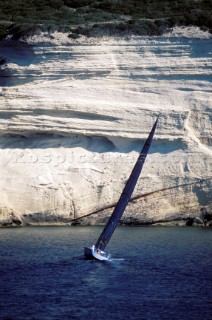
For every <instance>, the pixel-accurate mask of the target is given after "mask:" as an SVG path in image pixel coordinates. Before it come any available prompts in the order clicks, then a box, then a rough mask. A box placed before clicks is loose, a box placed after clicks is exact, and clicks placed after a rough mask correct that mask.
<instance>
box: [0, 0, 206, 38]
mask: <svg viewBox="0 0 212 320" xmlns="http://www.w3.org/2000/svg"><path fill="white" fill-rule="evenodd" d="M107 22H110V23H107ZM92 24H93V25H92ZM174 25H195V26H199V27H201V28H203V29H204V30H209V31H210V32H212V0H129V1H125V0H99V1H92V0H10V1H8V0H1V1H0V38H3V37H4V36H5V35H7V34H13V35H15V36H16V37H19V36H21V35H23V34H24V33H26V32H27V31H28V30H32V28H36V27H38V26H39V27H40V28H48V27H51V28H52V27H57V28H60V29H61V30H66V31H72V36H73V37H74V36H77V35H78V34H80V33H82V34H85V35H87V36H90V35H95V34H96V35H97V34H99V32H101V33H104V32H107V33H109V34H115V33H126V32H129V33H130V32H131V33H135V34H144V35H151V34H160V33H162V32H163V31H164V29H165V28H167V27H172V26H174Z"/></svg>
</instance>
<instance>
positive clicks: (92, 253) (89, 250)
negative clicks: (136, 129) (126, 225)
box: [84, 117, 158, 261]
mask: <svg viewBox="0 0 212 320" xmlns="http://www.w3.org/2000/svg"><path fill="white" fill-rule="evenodd" d="M157 122H158V117H157V120H156V121H155V123H154V125H153V127H152V130H151V132H150V134H149V136H148V138H147V140H146V142H145V144H144V146H143V149H142V150H141V152H140V154H139V157H138V159H137V162H136V164H135V166H134V168H133V170H132V172H131V175H130V177H129V179H128V181H127V183H126V185H125V187H124V190H123V192H122V194H121V196H120V198H119V201H118V203H117V205H116V207H115V209H114V211H113V213H112V215H111V217H110V219H109V220H108V222H107V224H106V226H105V227H104V229H103V231H102V233H101V235H100V237H99V239H98V240H97V242H96V244H95V245H92V246H91V247H85V250H84V254H85V258H86V259H89V260H91V259H96V260H99V261H104V260H109V259H110V257H111V255H110V254H107V253H106V252H105V251H104V249H105V247H106V245H107V244H108V242H109V240H110V238H111V237H112V234H113V232H114V231H115V229H116V227H117V225H118V223H119V221H120V219H121V217H122V215H123V213H124V210H125V208H126V206H127V204H128V202H129V201H130V197H131V195H132V193H133V190H134V188H135V186H136V183H137V181H138V178H139V176H140V173H141V171H142V168H143V165H144V162H145V160H146V156H147V154H148V151H149V148H150V146H151V143H152V139H153V136H154V133H155V129H156V126H157Z"/></svg>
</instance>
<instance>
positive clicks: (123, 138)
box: [0, 29, 212, 225]
mask: <svg viewBox="0 0 212 320" xmlns="http://www.w3.org/2000/svg"><path fill="white" fill-rule="evenodd" d="M192 30H193V32H192ZM196 30H197V29H189V32H188V29H184V31H183V32H184V34H182V30H181V31H180V32H179V30H177V29H176V30H174V33H172V34H167V35H165V36H164V37H151V38H147V37H129V38H128V37H126V38H118V37H117V38H106V37H105V38H104V37H103V38H100V39H92V38H90V39H85V38H81V39H79V40H76V41H73V40H71V39H69V38H68V37H67V35H65V34H58V33H55V34H54V35H51V37H50V36H49V34H42V35H36V36H32V37H31V38H28V39H27V42H28V45H27V44H24V43H22V44H20V43H18V44H14V43H12V44H11V43H9V42H4V43H3V44H2V45H0V52H2V54H0V56H2V55H3V54H4V55H5V56H7V66H6V67H4V70H3V69H2V70H1V80H0V81H1V85H2V86H1V88H0V101H1V105H0V195H1V200H0V222H1V224H2V225H19V224H45V223H47V224H49V223H71V221H72V219H75V218H79V217H81V216H85V215H88V214H90V213H93V212H95V211H99V210H100V211H101V210H103V211H102V213H101V212H99V213H98V214H93V215H90V216H89V217H86V218H85V219H84V220H80V223H88V224H95V223H103V222H105V220H106V217H108V215H109V214H110V213H111V210H112V208H111V207H112V206H113V205H114V204H115V203H116V201H117V199H118V197H119V195H120V193H121V191H122V188H123V186H124V183H125V181H126V179H127V177H128V176H129V174H130V172H131V169H132V167H133V165H134V162H135V160H136V158H137V155H138V151H140V149H141V148H142V145H143V142H144V141H145V139H146V137H147V135H148V133H149V131H150V129H151V127H152V124H153V122H154V120H155V118H156V116H157V115H158V114H160V120H159V125H158V128H157V131H156V135H155V139H154V142H153V145H152V147H151V151H150V154H149V155H148V158H147V161H146V163H145V166H144V170H143V172H142V176H141V178H140V179H139V183H138V185H137V187H136V190H135V192H134V195H133V197H135V198H136V199H135V200H133V201H132V202H131V203H130V205H129V206H128V208H127V210H126V212H125V214H124V216H123V220H122V222H123V223H144V224H145V223H157V222H160V223H161V222H170V221H172V222H173V221H178V220H179V221H189V219H196V217H199V218H201V219H203V220H204V219H206V220H207V219H209V218H208V217H210V216H211V213H212V208H211V203H212V199H211V197H212V196H211V194H212V192H211V189H212V188H211V187H212V178H211V177H212V175H211V167H212V165H211V164H212V150H211V141H212V140H211V117H212V115H211V107H212V95H211V79H212V70H211V60H212V59H211V37H210V36H209V35H208V34H206V33H202V32H200V31H199V33H198V32H196ZM177 33H179V35H178V34H177ZM186 34H187V35H188V37H185V35H186ZM14 46H16V50H15V53H14ZM107 207H110V209H107V210H104V209H105V208H107Z"/></svg>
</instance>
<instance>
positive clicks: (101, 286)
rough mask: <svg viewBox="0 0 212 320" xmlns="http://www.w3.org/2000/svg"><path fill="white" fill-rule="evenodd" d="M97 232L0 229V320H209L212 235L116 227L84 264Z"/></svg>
mask: <svg viewBox="0 0 212 320" xmlns="http://www.w3.org/2000/svg"><path fill="white" fill-rule="evenodd" d="M101 230H102V227H78V226H76V227H27V228H16V229H9V228H8V229H0V319H1V320H2V319H5V320H6V319H7V320H9V319H10V320H12V319H20V320H25V319H30V320H32V319H36V320H40V319H44V320H52V319H94V320H98V319H108V320H110V319H121V320H124V319H138V320H142V319H169V320H171V319H186V320H189V319H192V320H194V319H198V320H207V319H212V303H211V302H212V274H211V267H212V265H211V259H212V230H211V229H210V228H200V227H190V228H189V227H118V228H117V230H116V231H115V233H114V235H113V237H112V239H111V241H110V243H109V245H108V248H107V249H108V251H109V252H110V253H111V254H112V260H111V261H108V262H97V261H87V260H85V259H84V257H83V249H84V246H85V245H91V244H93V243H95V241H96V240H97V238H98V236H99V234H100V232H101Z"/></svg>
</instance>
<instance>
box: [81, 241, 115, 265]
mask: <svg viewBox="0 0 212 320" xmlns="http://www.w3.org/2000/svg"><path fill="white" fill-rule="evenodd" d="M84 254H85V258H86V259H87V260H93V259H95V260H99V261H105V260H109V259H110V258H111V255H110V254H107V253H106V252H104V251H102V250H99V249H98V248H96V247H95V246H94V245H93V246H91V247H85V249H84Z"/></svg>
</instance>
